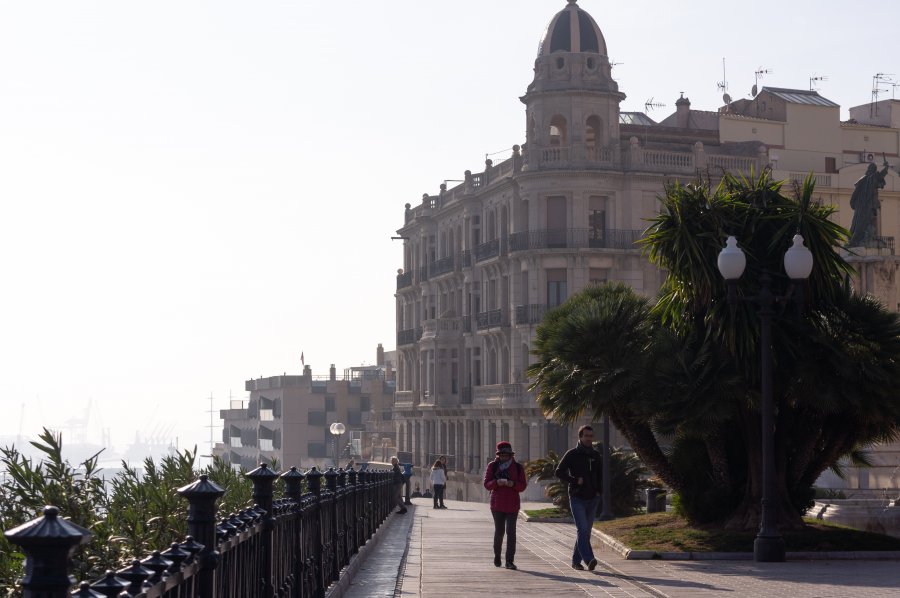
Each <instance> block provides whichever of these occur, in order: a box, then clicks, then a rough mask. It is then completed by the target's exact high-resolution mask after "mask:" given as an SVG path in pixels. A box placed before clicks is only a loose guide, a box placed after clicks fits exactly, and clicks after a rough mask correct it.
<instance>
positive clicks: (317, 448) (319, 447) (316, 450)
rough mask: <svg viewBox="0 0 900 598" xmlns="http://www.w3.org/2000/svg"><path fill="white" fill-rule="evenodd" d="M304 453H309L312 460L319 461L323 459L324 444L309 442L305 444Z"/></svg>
mask: <svg viewBox="0 0 900 598" xmlns="http://www.w3.org/2000/svg"><path fill="white" fill-rule="evenodd" d="M306 452H307V453H309V456H310V457H311V458H313V459H321V458H323V457H325V443H324V442H309V443H307V444H306Z"/></svg>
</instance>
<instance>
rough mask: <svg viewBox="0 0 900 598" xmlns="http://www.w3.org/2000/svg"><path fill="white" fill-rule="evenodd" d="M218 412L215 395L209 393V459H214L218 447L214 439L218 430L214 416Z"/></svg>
mask: <svg viewBox="0 0 900 598" xmlns="http://www.w3.org/2000/svg"><path fill="white" fill-rule="evenodd" d="M215 412H216V410H215V405H213V393H212V392H210V393H209V411H208V412H207V413H209V425H208V426H206V427H207V428H209V458H210V459H212V455H213V448H214V447H215V446H216V443H215V440H214V438H213V432H214V431H215V429H216V426H215V423H214V422H215V420H214V419H213V414H214V413H215Z"/></svg>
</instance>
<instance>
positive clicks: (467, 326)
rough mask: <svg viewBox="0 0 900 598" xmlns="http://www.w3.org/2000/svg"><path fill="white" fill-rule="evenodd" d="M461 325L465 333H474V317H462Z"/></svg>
mask: <svg viewBox="0 0 900 598" xmlns="http://www.w3.org/2000/svg"><path fill="white" fill-rule="evenodd" d="M459 323H460V328H461V329H462V331H463V332H472V316H463V317H461V318H460V319H459Z"/></svg>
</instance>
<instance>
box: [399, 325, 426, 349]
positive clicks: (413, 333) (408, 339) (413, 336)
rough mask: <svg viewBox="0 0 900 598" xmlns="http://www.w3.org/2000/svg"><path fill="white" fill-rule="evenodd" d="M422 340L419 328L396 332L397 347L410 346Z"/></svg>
mask: <svg viewBox="0 0 900 598" xmlns="http://www.w3.org/2000/svg"><path fill="white" fill-rule="evenodd" d="M420 338H422V329H421V328H409V329H407V330H400V331H398V332H397V346H400V345H411V344H413V343H415V342H417V341H418V340H419V339H420Z"/></svg>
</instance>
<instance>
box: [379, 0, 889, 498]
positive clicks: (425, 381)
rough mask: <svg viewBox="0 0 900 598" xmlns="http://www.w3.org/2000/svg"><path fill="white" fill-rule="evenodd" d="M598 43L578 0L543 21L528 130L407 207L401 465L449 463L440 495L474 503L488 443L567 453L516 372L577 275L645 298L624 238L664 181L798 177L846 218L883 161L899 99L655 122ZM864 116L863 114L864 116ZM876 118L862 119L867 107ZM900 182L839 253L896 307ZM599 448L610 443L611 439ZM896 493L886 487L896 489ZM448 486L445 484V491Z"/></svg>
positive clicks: (489, 452)
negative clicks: (729, 174)
mask: <svg viewBox="0 0 900 598" xmlns="http://www.w3.org/2000/svg"><path fill="white" fill-rule="evenodd" d="M624 98H625V94H624V93H622V92H621V91H619V88H618V85H617V84H616V82H615V81H614V80H613V78H612V76H611V66H610V62H609V54H608V52H607V48H606V41H605V40H604V38H603V34H602V32H601V31H600V28H599V27H598V26H597V23H596V22H595V21H594V19H593V18H592V17H591V16H590V15H589V14H588V13H587V12H585V11H584V10H582V9H581V8H579V7H578V5H577V3H576V0H568V4H567V6H566V7H565V8H564V9H563V10H561V11H560V12H559V13H557V14H556V15H555V16H554V17H553V19H552V20H551V21H550V24H549V26H548V27H547V30H546V32H545V34H544V37H543V39H542V40H541V43H540V46H539V51H538V55H537V58H536V60H535V63H534V80H533V81H532V82H531V83H530V84H529V85H528V88H527V91H526V93H525V95H524V96H522V97H521V98H520V99H521V101H522V103H523V104H524V106H525V115H524V116H525V122H526V139H525V143H524V144H522V146H521V147H520V146H518V145H517V146H513V151H512V156H511V157H510V158H509V159H507V160H505V161H503V162H500V163H498V164H493V163H492V162H491V161H490V160H487V161H486V163H485V168H484V170H483V171H482V172H478V173H472V172H470V171H466V173H465V180H464V182H463V183H462V184H460V185H458V186H456V187H453V188H447V186H446V184H443V185H441V186H440V191H439V192H438V193H437V194H436V195H430V194H425V195H424V196H423V197H422V201H421V203H419V204H417V205H414V206H413V205H410V204H407V205H406V209H405V213H404V223H403V226H402V227H401V228H400V229H399V230H398V233H399V235H401V237H402V238H403V239H404V258H403V268H402V269H401V270H399V272H398V275H397V293H396V309H397V313H396V318H397V392H396V395H395V403H394V421H395V424H396V426H397V442H398V448H399V450H400V451H401V453H402V454H404V455H405V457H406V458H408V459H411V460H412V461H413V463H414V464H415V465H416V466H423V465H428V464H430V462H431V461H433V459H434V458H435V457H436V456H437V455H439V454H445V455H448V456H450V461H451V469H452V470H453V473H452V474H451V493H454V492H455V494H454V496H453V498H460V499H469V500H478V499H481V498H483V497H484V496H485V494H484V492H483V490H482V489H481V486H480V474H481V473H482V471H483V468H484V464H485V462H486V461H487V460H489V459H490V458H492V457H493V454H494V448H493V447H494V445H495V444H496V442H497V441H499V440H501V439H502V440H509V441H511V442H512V443H513V446H514V447H515V448H516V451H517V453H518V455H519V458H520V460H527V459H529V458H535V457H538V456H541V455H544V454H546V452H547V450H548V449H553V450H556V451H561V450H564V449H565V448H566V447H567V446H569V445H570V444H571V443H572V442H573V440H572V439H573V436H574V433H573V431H572V430H571V429H566V428H564V427H560V426H557V425H555V424H553V423H550V422H548V421H546V420H545V418H544V417H543V415H542V414H541V413H540V411H539V410H538V409H537V407H536V404H535V398H534V396H533V394H532V393H530V392H529V391H528V390H527V383H526V380H525V377H524V370H525V368H526V367H527V366H528V364H529V358H530V356H529V350H530V347H531V344H532V341H533V338H534V333H535V328H536V326H537V324H538V323H539V322H540V321H541V318H542V315H543V313H544V312H545V311H546V310H547V309H549V308H552V307H554V306H556V305H559V304H560V303H562V302H563V301H565V300H566V298H567V297H568V296H570V295H571V294H573V293H575V292H577V291H579V290H580V289H582V288H584V287H585V286H586V285H589V284H591V283H595V282H601V281H607V280H609V281H621V282H624V283H627V284H629V285H631V286H632V287H633V288H634V289H636V290H637V291H638V292H640V293H643V294H646V295H648V296H652V295H654V294H655V293H656V291H657V290H658V288H659V286H660V284H661V282H662V280H663V278H664V273H663V272H660V271H658V270H657V269H656V268H655V267H653V266H652V265H651V264H650V263H649V262H648V261H647V260H646V258H644V257H643V256H642V254H641V251H640V250H639V249H638V248H637V247H636V246H635V245H634V242H635V241H636V240H637V239H638V238H639V237H640V236H641V234H642V231H643V229H644V228H645V226H646V223H645V219H646V218H648V217H649V216H651V215H653V214H654V212H655V211H656V209H657V205H658V202H657V197H658V196H659V195H660V194H661V193H662V191H663V188H664V185H665V184H666V182H670V181H673V180H676V179H682V180H691V179H694V178H696V177H697V175H698V174H702V175H704V176H708V177H710V178H711V179H713V181H715V179H716V178H717V177H721V175H722V173H723V172H725V171H734V172H748V171H749V170H751V169H753V170H754V171H756V172H759V171H760V169H762V168H764V167H769V168H771V169H773V170H774V176H775V177H778V178H783V179H787V180H793V181H796V180H802V178H803V177H804V176H805V175H806V173H808V172H809V171H813V172H814V173H815V177H816V182H817V196H819V197H821V201H824V202H831V203H835V204H837V205H838V206H839V208H840V211H839V213H838V215H837V217H838V219H839V221H840V223H841V224H842V225H844V226H847V227H849V225H850V218H851V217H852V212H851V210H850V208H849V198H850V194H851V193H852V190H853V183H854V182H855V181H856V180H857V179H858V178H859V177H860V176H861V175H862V174H863V173H864V172H865V170H866V167H867V162H870V161H872V160H874V159H875V157H873V156H877V158H878V159H879V160H880V159H881V156H882V154H885V156H886V157H887V158H888V160H889V161H892V163H893V164H894V165H895V166H896V164H897V156H898V152H900V102H881V103H879V106H878V110H877V111H874V110H873V111H871V114H872V116H871V117H869V116H868V115H869V113H870V111H869V106H868V105H867V106H865V107H860V108H854V109H851V115H852V116H853V119H852V120H851V121H848V122H844V123H842V122H840V118H839V111H840V108H839V106H838V105H837V104H835V103H833V102H831V101H829V100H827V99H826V98H823V97H822V96H820V95H819V94H818V93H816V92H810V91H803V90H788V89H776V88H763V89H762V90H761V91H760V93H759V94H758V95H757V96H756V97H755V98H754V99H752V100H741V101H738V102H735V103H733V104H730V105H728V106H725V107H723V108H721V109H719V110H718V111H715V112H710V111H695V110H691V105H690V100H689V99H687V98H685V97H681V98H679V99H678V101H677V102H676V112H675V113H674V114H672V115H671V116H670V117H668V118H666V119H665V120H663V121H662V122H659V123H656V122H654V121H653V120H652V119H650V118H649V117H648V116H647V115H646V114H643V113H629V112H621V111H620V103H621V102H622V100H623V99H624ZM863 108H864V109H863ZM875 114H877V118H876V117H875ZM898 198H900V180H898V177H897V174H896V171H891V172H890V173H889V174H888V177H887V184H886V187H885V188H884V189H883V190H882V193H881V202H882V209H881V214H880V224H879V230H878V236H877V237H876V239H875V241H874V242H873V243H871V244H870V245H871V247H864V248H857V249H855V250H854V255H853V256H852V261H853V262H854V263H856V264H857V266H858V268H859V271H860V276H859V277H858V280H857V284H858V285H859V286H860V287H861V288H862V289H863V290H870V291H872V292H875V293H876V294H878V295H879V297H881V298H882V299H883V300H885V301H886V303H887V304H888V305H889V306H890V307H892V308H896V307H897V306H898V301H900V297H898V295H897V286H896V284H895V282H894V273H895V272H896V269H897V260H896V258H895V257H894V255H893V235H894V234H895V232H894V231H896V230H897V229H898V227H900V211H898V209H897V208H898V206H900V202H898ZM613 444H614V445H621V444H623V442H622V441H621V439H619V438H616V437H614V438H613ZM895 485H896V484H895ZM453 488H456V490H455V491H454V490H453Z"/></svg>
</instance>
